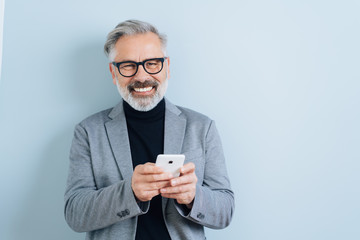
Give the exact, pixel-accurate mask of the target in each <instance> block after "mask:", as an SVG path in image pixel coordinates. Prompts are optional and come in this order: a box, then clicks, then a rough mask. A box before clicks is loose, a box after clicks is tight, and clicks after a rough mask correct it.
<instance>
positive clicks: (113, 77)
mask: <svg viewBox="0 0 360 240" xmlns="http://www.w3.org/2000/svg"><path fill="white" fill-rule="evenodd" d="M109 70H110V73H111V77H112V79H113V83H114V85H116V75H115V67H114V65H113V64H112V63H109Z"/></svg>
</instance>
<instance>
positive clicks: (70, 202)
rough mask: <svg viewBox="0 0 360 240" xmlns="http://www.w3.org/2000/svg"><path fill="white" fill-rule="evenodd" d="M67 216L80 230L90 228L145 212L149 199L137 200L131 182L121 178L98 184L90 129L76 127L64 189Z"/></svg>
mask: <svg viewBox="0 0 360 240" xmlns="http://www.w3.org/2000/svg"><path fill="white" fill-rule="evenodd" d="M64 200H65V208H64V213H65V219H66V221H67V223H68V224H69V226H70V227H71V228H72V229H73V230H74V231H77V232H88V231H93V230H97V229H101V228H104V227H107V226H110V225H112V224H114V223H116V222H119V221H124V220H126V219H129V218H131V217H134V216H137V215H140V214H144V213H146V212H147V211H148V209H149V203H148V202H147V203H139V204H138V203H137V202H136V199H135V197H134V195H133V191H132V188H131V183H130V182H128V181H126V180H122V181H119V182H118V183H115V184H112V185H110V186H107V187H105V188H101V189H98V188H97V186H96V182H95V178H94V174H93V169H92V163H91V150H90V146H89V139H88V135H87V132H86V130H85V128H84V127H83V126H81V124H79V125H77V126H76V128H75V133H74V138H73V142H72V146H71V150H70V166H69V175H68V180H67V186H66V191H65V196H64Z"/></svg>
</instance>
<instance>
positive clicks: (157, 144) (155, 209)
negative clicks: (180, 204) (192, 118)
mask: <svg viewBox="0 0 360 240" xmlns="http://www.w3.org/2000/svg"><path fill="white" fill-rule="evenodd" d="M123 106H124V112H125V116H126V123H127V128H128V134H129V141H130V150H131V158H132V162H133V167H134V168H135V167H136V166H137V165H139V164H145V163H146V162H153V163H154V162H155V160H156V157H157V155H158V154H162V153H163V152H164V121H165V100H164V99H162V100H161V101H160V102H159V104H158V105H157V106H156V107H155V108H153V109H152V110H150V111H147V112H141V111H137V110H135V109H133V108H132V107H131V106H130V105H129V104H128V103H127V102H125V101H123ZM161 199H162V197H161V196H160V195H157V196H156V197H154V198H153V199H152V200H151V202H150V209H149V211H148V212H147V213H146V214H144V215H140V216H139V217H138V223H137V228H136V240H145V239H146V240H147V239H169V240H170V239H171V238H170V235H169V233H168V231H167V228H166V225H165V222H164V217H163V213H162V208H161Z"/></svg>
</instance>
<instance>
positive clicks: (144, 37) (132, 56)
mask: <svg viewBox="0 0 360 240" xmlns="http://www.w3.org/2000/svg"><path fill="white" fill-rule="evenodd" d="M114 50H115V59H114V60H115V61H116V62H118V61H124V60H133V61H143V60H144V59H147V58H154V57H162V56H163V55H164V54H163V51H162V48H161V41H160V39H159V37H158V36H157V35H156V34H154V33H152V32H149V33H144V34H136V35H131V36H124V37H121V38H120V39H119V40H118V41H117V42H116V44H115V47H114Z"/></svg>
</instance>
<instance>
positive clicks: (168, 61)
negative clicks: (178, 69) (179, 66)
mask: <svg viewBox="0 0 360 240" xmlns="http://www.w3.org/2000/svg"><path fill="white" fill-rule="evenodd" d="M165 61H166V63H167V68H166V71H167V78H168V79H170V57H167V59H165Z"/></svg>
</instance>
